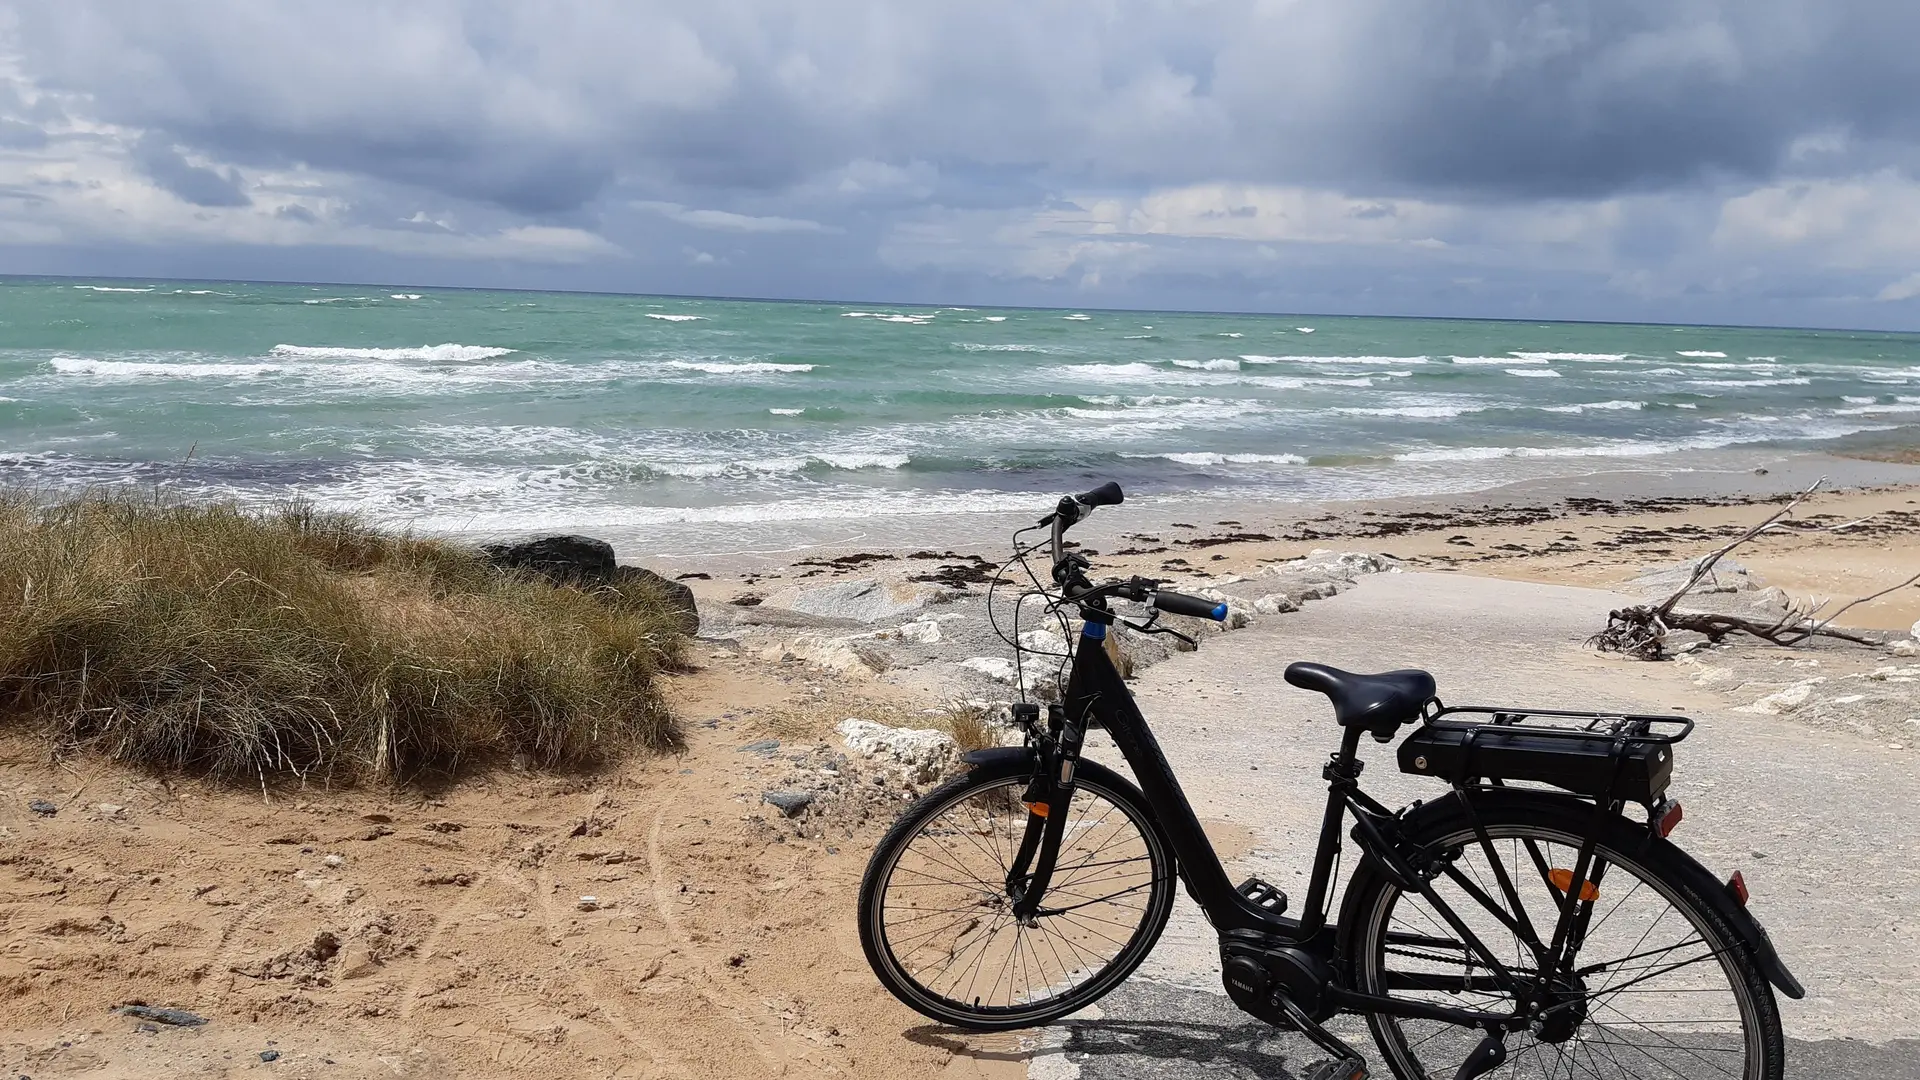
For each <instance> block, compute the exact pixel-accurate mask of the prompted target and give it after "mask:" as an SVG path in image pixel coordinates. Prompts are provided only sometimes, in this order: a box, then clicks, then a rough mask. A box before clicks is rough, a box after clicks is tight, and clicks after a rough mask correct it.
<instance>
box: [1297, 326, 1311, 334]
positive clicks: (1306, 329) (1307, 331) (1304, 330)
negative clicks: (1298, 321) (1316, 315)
mask: <svg viewBox="0 0 1920 1080" xmlns="http://www.w3.org/2000/svg"><path fill="white" fill-rule="evenodd" d="M1294 329H1295V330H1298V331H1300V332H1301V333H1303V334H1311V333H1313V327H1311V326H1296V327H1294Z"/></svg>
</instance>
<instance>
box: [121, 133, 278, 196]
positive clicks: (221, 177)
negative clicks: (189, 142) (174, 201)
mask: <svg viewBox="0 0 1920 1080" xmlns="http://www.w3.org/2000/svg"><path fill="white" fill-rule="evenodd" d="M133 160H134V163H135V164H137V165H139V166H140V169H141V171H143V172H145V173H146V174H147V176H148V177H150V178H151V179H152V180H153V182H154V183H156V184H158V185H160V187H161V188H162V189H164V190H166V191H170V192H172V193H173V194H175V195H177V196H179V197H180V198H181V199H183V200H185V201H187V202H190V203H192V204H193V205H195V206H251V205H252V204H253V200H252V199H250V198H248V197H247V193H246V192H244V191H241V190H240V174H239V173H237V172H235V171H234V170H233V169H231V168H229V169H227V170H226V171H225V172H220V171H216V170H214V169H209V168H206V167H205V166H201V165H195V164H193V163H192V162H189V161H188V160H187V159H186V157H185V156H183V155H182V154H181V153H180V151H179V150H177V149H175V148H174V146H173V144H172V142H171V141H170V140H169V139H168V138H167V137H166V136H164V135H160V134H157V133H148V134H147V135H145V136H142V137H141V139H140V141H139V142H137V143H135V144H134V146H133Z"/></svg>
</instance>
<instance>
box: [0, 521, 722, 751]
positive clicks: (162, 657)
mask: <svg viewBox="0 0 1920 1080" xmlns="http://www.w3.org/2000/svg"><path fill="white" fill-rule="evenodd" d="M675 618H676V616H675V614H674V613H673V612H672V611H670V610H667V609H665V608H664V607H663V606H662V605H660V604H658V603H657V602H655V601H654V600H653V598H651V597H637V596H636V597H621V596H619V594H617V593H616V594H608V595H607V596H605V597H596V596H595V595H590V594H588V593H586V592H582V591H579V590H577V589H570V588H557V587H555V586H553V585H551V584H548V583H547V582H545V581H543V580H541V579H538V578H533V577H529V576H523V575H512V574H504V573H501V572H499V571H497V570H494V569H493V568H491V567H489V566H488V565H487V564H486V563H485V562H484V561H483V560H482V559H481V558H480V557H479V556H478V554H477V553H475V552H472V551H469V550H466V549H463V548H460V547H457V546H454V545H452V544H447V543H442V542H438V541H433V540H423V539H418V538H414V537H408V536H396V535H393V534H389V533H384V532H382V531H380V530H378V529H375V528H372V527H369V526H367V525H366V524H364V523H362V522H359V521H357V520H355V519H353V518H351V517H347V516H341V515H333V514H322V513H316V512H314V511H313V510H311V509H310V508H305V507H300V506H289V507H286V508H283V509H281V510H279V511H277V512H273V513H266V514H258V513H249V512H245V511H242V510H240V509H238V508H236V507H234V506H231V505H224V504H213V505H205V504H201V505H194V504H182V503H175V502H170V501H166V500H164V499H158V498H154V497H140V496H132V495H120V494H91V495H86V496H82V497H79V498H73V499H67V500H63V501H58V502H52V503H49V502H46V501H44V500H41V499H38V498H35V497H33V496H32V495H30V494H23V493H7V494H0V724H6V725H20V726H24V727H28V728H31V729H34V730H37V731H39V732H40V733H42V734H44V735H45V736H47V737H48V738H50V739H51V740H52V741H53V743H54V744H55V746H56V747H57V748H60V749H73V748H79V747H90V748H94V749H97V750H99V751H101V752H104V753H106V754H108V755H110V756H112V757H114V758H117V759H119V760H123V761H128V762H134V763H138V764H142V765H148V766H155V767H162V768H178V769H187V770H193V771H204V772H207V773H211V774H213V775H216V776H220V777H227V778H236V777H241V776H253V777H259V778H260V779H261V781H262V782H265V780H266V779H267V778H268V777H270V776H289V775H291V776H297V777H298V778H301V779H303V780H317V781H326V782H351V781H358V780H366V779H373V778H381V779H405V778H409V777H413V776H415V775H417V774H420V773H422V772H428V771H432V772H450V771H453V770H455V769H457V768H459V767H460V766H463V765H468V764H483V763H486V762H489V761H494V760H500V759H504V758H510V757H511V758H520V759H523V760H524V761H526V762H527V763H529V764H532V765H534V766H537V767H560V766H579V765H586V764H591V763H593V762H595V761H598V760H602V759H604V758H606V757H609V756H611V755H614V754H617V753H619V752H622V751H625V750H628V749H631V748H647V749H661V748H665V747H668V746H672V745H674V744H676V743H677V741H678V734H677V731H676V729H675V727H674V725H673V722H672V719H671V718H670V716H669V715H668V713H667V710H666V708H665V706H664V705H663V704H662V702H661V699H660V697H659V695H658V693H657V692H656V691H655V689H654V687H653V685H652V681H653V678H654V676H655V674H656V673H657V672H659V671H660V670H661V669H662V668H663V667H665V666H669V665H671V664H673V663H675V662H677V659H678V657H679V653H680V649H681V646H682V644H683V642H684V638H683V637H682V636H681V634H680V633H679V631H678V630H677V629H675Z"/></svg>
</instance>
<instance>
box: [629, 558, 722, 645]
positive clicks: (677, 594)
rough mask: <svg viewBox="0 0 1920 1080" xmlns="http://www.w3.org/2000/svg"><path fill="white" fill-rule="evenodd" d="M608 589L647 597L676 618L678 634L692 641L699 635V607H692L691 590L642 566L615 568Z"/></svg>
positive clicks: (683, 584) (694, 604) (695, 605)
mask: <svg viewBox="0 0 1920 1080" xmlns="http://www.w3.org/2000/svg"><path fill="white" fill-rule="evenodd" d="M607 587H608V588H611V589H613V590H615V591H616V592H619V593H621V594H623V595H625V594H627V590H629V589H634V588H638V589H640V590H641V591H643V592H646V593H650V594H652V596H654V597H655V598H657V599H658V600H659V601H660V602H661V603H662V604H664V605H666V607H667V608H669V609H670V610H672V611H674V612H675V613H677V614H678V615H679V627H680V632H681V633H683V634H685V635H687V636H688V637H692V636H694V635H695V634H698V633H699V632H700V606H699V605H698V604H696V603H694V599H693V590H692V589H691V588H689V587H688V586H687V584H686V583H685V582H683V581H674V580H673V579H671V578H665V577H662V576H660V575H659V574H656V573H654V572H653V571H651V570H649V569H647V568H646V567H644V566H616V567H614V568H613V573H612V576H611V577H610V578H609V579H608V581H607Z"/></svg>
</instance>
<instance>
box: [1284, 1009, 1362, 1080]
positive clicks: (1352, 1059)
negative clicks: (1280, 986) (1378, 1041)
mask: <svg viewBox="0 0 1920 1080" xmlns="http://www.w3.org/2000/svg"><path fill="white" fill-rule="evenodd" d="M1273 1000H1274V1004H1276V1005H1278V1006H1280V1011H1281V1012H1283V1013H1286V1014H1287V1020H1288V1021H1289V1022H1291V1023H1292V1024H1293V1028H1294V1030H1295V1031H1298V1032H1299V1033H1300V1034H1302V1035H1305V1036H1306V1037H1307V1038H1308V1039H1309V1040H1311V1041H1312V1042H1313V1045H1315V1046H1317V1047H1319V1048H1320V1049H1322V1050H1325V1051H1326V1052H1327V1053H1329V1054H1332V1055H1333V1057H1332V1058H1331V1059H1330V1060H1327V1061H1323V1062H1321V1063H1320V1064H1318V1065H1316V1066H1314V1067H1313V1068H1312V1069H1309V1070H1308V1071H1307V1072H1306V1073H1304V1074H1302V1077H1301V1080H1367V1063H1366V1060H1365V1059H1364V1058H1362V1057H1361V1056H1360V1052H1359V1051H1357V1050H1355V1049H1354V1048H1353V1047H1351V1046H1348V1045H1347V1043H1346V1040H1344V1039H1342V1038H1341V1037H1340V1036H1338V1035H1335V1034H1334V1033H1333V1032H1331V1031H1328V1030H1327V1029H1326V1028H1324V1027H1321V1026H1320V1024H1319V1023H1318V1022H1316V1021H1315V1020H1314V1019H1313V1017H1311V1016H1308V1015H1307V1014H1306V1011H1305V1010H1303V1009H1301V1008H1300V1006H1298V1005H1296V1004H1294V1001H1293V999H1292V998H1290V997H1288V996H1286V995H1285V994H1275V995H1274V996H1273Z"/></svg>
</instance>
